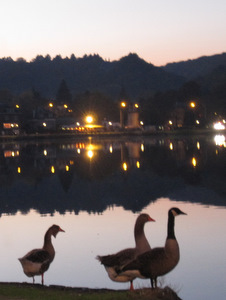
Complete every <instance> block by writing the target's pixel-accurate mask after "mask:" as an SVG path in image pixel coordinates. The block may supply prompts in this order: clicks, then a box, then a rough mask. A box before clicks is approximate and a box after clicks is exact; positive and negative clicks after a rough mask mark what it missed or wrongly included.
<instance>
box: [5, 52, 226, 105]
mask: <svg viewBox="0 0 226 300" xmlns="http://www.w3.org/2000/svg"><path fill="white" fill-rule="evenodd" d="M222 66H226V53H222V54H217V55H213V56H203V57H200V58H197V59H194V60H188V61H183V62H178V63H170V64H167V65H166V66H164V67H156V66H154V65H152V64H150V63H147V62H146V61H144V60H143V59H141V58H140V57H139V56H138V55H137V54H132V53H130V54H129V55H127V56H125V57H122V58H121V59H120V60H118V61H112V62H110V61H106V60H103V59H102V58H101V57H100V56H99V55H88V56H87V55H85V56H84V57H82V58H76V57H75V56H74V55H73V54H72V55H71V57H70V58H64V59H63V58H62V57H61V56H60V55H58V56H56V57H55V58H53V59H52V58H51V57H50V56H49V55H47V56H45V57H43V56H41V55H38V56H37V57H36V58H35V59H33V60H32V61H31V62H27V61H25V60H24V59H23V58H20V59H18V60H16V61H14V60H12V59H11V58H10V57H9V58H2V59H0V90H9V91H10V92H11V93H12V94H14V95H19V94H21V93H23V92H24V91H27V90H31V89H33V90H35V91H37V92H38V93H40V94H41V96H42V97H46V98H55V97H56V94H57V90H58V88H59V86H60V83H61V81H62V80H63V79H64V80H65V82H66V84H67V86H68V88H69V90H70V92H71V94H72V96H73V97H74V96H76V95H77V94H80V93H84V92H86V91H99V92H102V93H105V94H106V95H108V96H110V97H111V98H112V99H114V100H117V99H119V97H120V93H121V92H122V90H123V91H124V94H126V96H127V97H128V98H130V99H131V100H133V99H139V98H147V97H150V96H151V95H154V94H155V93H157V92H165V91H168V90H178V89H180V88H181V87H182V86H183V84H184V83H185V82H187V81H190V80H195V81H197V82H198V83H199V84H200V86H201V87H203V86H204V87H206V85H207V82H208V77H209V78H211V80H215V79H216V80H219V76H221V78H222V75H220V74H219V76H218V75H217V74H218V72H220V73H221V74H222V72H224V70H223V71H222V69H220V67H222ZM213 72H214V74H213V75H210V74H212V73H213ZM211 85H214V83H213V82H211ZM216 85H217V82H216Z"/></svg>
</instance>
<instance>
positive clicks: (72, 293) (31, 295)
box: [0, 282, 181, 300]
mask: <svg viewBox="0 0 226 300" xmlns="http://www.w3.org/2000/svg"><path fill="white" fill-rule="evenodd" d="M40 299H42V300H72V299H73V300H77V299H80V300H114V299H117V300H130V299H131V300H141V299H142V300H146V299H149V300H159V299H162V300H181V299H180V298H179V297H178V296H177V294H176V293H175V292H174V291H173V290H172V289H170V288H169V287H165V288H158V289H155V290H152V289H150V288H145V289H137V290H135V291H129V290H111V289H89V288H79V287H76V288H73V287H65V286H54V285H51V286H42V285H40V284H29V283H16V282H15V283H10V282H7V283H3V282H1V283H0V300H40Z"/></svg>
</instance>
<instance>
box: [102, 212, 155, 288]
mask: <svg viewBox="0 0 226 300" xmlns="http://www.w3.org/2000/svg"><path fill="white" fill-rule="evenodd" d="M149 221H154V220H153V219H152V218H151V217H150V216H149V215H148V214H140V215H139V216H138V217H137V220H136V223H135V226H134V238H135V247H134V248H127V249H123V250H121V251H119V252H117V253H115V254H110V255H105V256H100V255H99V256H97V259H98V260H99V261H100V262H101V264H103V265H104V266H105V269H106V271H107V273H108V276H109V278H110V279H111V280H112V281H117V282H127V281H130V289H133V279H134V278H133V277H131V275H130V271H126V272H123V273H120V274H119V271H120V270H121V269H122V268H123V266H125V265H127V264H128V263H129V262H131V261H132V260H134V259H135V258H136V257H137V256H138V255H139V254H141V253H144V252H146V251H148V250H150V249H151V247H150V245H149V242H148V240H147V238H146V236H145V233H144V225H145V223H146V222H149Z"/></svg>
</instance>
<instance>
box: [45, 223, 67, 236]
mask: <svg viewBox="0 0 226 300" xmlns="http://www.w3.org/2000/svg"><path fill="white" fill-rule="evenodd" d="M60 231H61V232H65V231H64V230H63V229H62V228H60V226H58V225H52V226H51V227H50V228H49V233H50V234H51V235H53V236H54V237H55V238H56V236H57V233H58V232H60Z"/></svg>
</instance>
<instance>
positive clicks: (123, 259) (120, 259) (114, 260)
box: [97, 248, 136, 267]
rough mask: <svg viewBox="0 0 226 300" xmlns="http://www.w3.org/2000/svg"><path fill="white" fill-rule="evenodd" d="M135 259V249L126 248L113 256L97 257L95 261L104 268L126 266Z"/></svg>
mask: <svg viewBox="0 0 226 300" xmlns="http://www.w3.org/2000/svg"><path fill="white" fill-rule="evenodd" d="M135 257H136V250H135V248H128V249H124V250H121V251H119V252H117V253H115V254H109V255H105V256H100V255H99V256H97V259H98V260H99V261H100V262H101V264H103V265H104V266H106V267H115V266H118V267H122V266H124V265H126V264H128V263H129V262H130V261H132V260H133V259H134V258H135Z"/></svg>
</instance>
